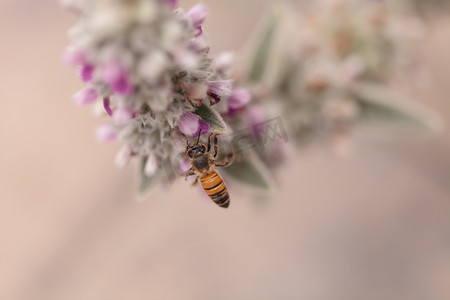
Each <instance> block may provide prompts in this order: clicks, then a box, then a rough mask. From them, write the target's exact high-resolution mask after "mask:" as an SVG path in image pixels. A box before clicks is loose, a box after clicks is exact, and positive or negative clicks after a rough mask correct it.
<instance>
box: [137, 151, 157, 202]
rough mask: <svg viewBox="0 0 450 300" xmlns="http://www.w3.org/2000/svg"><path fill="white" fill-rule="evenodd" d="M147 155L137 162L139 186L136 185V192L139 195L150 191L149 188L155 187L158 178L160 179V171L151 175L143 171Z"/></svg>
mask: <svg viewBox="0 0 450 300" xmlns="http://www.w3.org/2000/svg"><path fill="white" fill-rule="evenodd" d="M147 159H148V156H145V157H143V158H142V159H141V161H140V164H139V174H138V176H139V186H138V192H139V196H144V195H145V194H147V193H148V192H150V190H151V189H152V188H153V187H155V186H156V185H157V184H158V183H159V181H160V179H161V177H162V176H161V175H162V173H161V171H157V172H156V173H155V174H154V175H152V176H147V175H146V174H145V172H144V170H145V164H146V162H147Z"/></svg>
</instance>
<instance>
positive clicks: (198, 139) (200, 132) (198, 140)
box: [195, 129, 202, 145]
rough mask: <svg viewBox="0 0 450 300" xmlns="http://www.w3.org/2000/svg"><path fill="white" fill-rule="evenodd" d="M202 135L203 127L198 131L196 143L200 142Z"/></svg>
mask: <svg viewBox="0 0 450 300" xmlns="http://www.w3.org/2000/svg"><path fill="white" fill-rule="evenodd" d="M201 135H202V129H200V131H199V133H198V138H197V143H195V144H196V145H197V144H198V142H200V136H201Z"/></svg>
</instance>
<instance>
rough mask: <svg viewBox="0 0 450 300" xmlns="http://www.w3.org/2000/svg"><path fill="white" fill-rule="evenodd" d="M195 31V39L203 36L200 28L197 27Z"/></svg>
mask: <svg viewBox="0 0 450 300" xmlns="http://www.w3.org/2000/svg"><path fill="white" fill-rule="evenodd" d="M195 29H197V33H196V34H195V37H199V36H201V35H202V34H203V28H202V26H198V27H196V28H195Z"/></svg>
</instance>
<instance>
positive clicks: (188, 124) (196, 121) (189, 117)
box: [178, 112, 210, 137]
mask: <svg viewBox="0 0 450 300" xmlns="http://www.w3.org/2000/svg"><path fill="white" fill-rule="evenodd" d="M178 128H179V129H180V131H181V132H182V133H183V134H185V135H187V136H192V137H194V136H198V135H199V133H200V131H201V133H202V135H203V134H206V133H208V132H209V129H210V126H209V124H208V123H206V122H203V121H202V120H201V119H200V118H199V117H198V116H197V115H195V114H193V113H191V112H186V113H184V114H183V115H182V116H181V117H180V119H179V120H178Z"/></svg>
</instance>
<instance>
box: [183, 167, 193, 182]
mask: <svg viewBox="0 0 450 300" xmlns="http://www.w3.org/2000/svg"><path fill="white" fill-rule="evenodd" d="M192 175H195V172H194V170H193V169H192V168H190V169H189V171H187V173H186V175H185V176H184V180H185V181H187V178H188V176H192Z"/></svg>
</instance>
